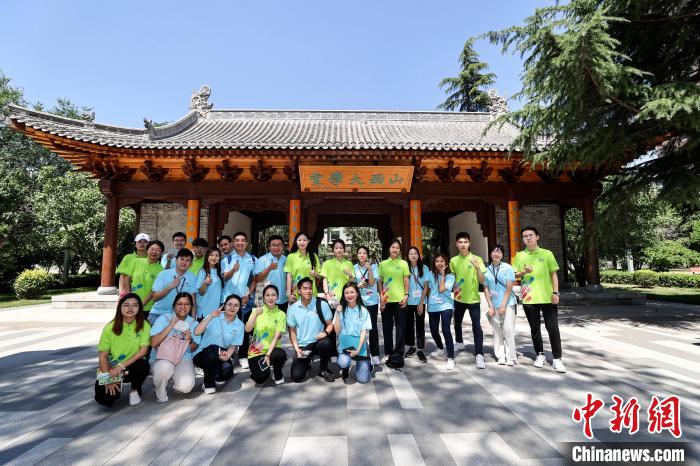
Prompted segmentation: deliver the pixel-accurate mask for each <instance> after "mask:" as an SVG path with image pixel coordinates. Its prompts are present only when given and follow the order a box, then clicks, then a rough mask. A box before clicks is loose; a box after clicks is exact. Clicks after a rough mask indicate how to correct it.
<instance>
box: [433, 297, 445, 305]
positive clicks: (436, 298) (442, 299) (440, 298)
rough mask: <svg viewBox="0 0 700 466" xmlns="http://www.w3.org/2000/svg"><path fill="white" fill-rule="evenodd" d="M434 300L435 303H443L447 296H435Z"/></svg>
mask: <svg viewBox="0 0 700 466" xmlns="http://www.w3.org/2000/svg"><path fill="white" fill-rule="evenodd" d="M433 302H434V303H435V304H443V303H444V302H445V298H443V297H442V296H435V298H434V299H433Z"/></svg>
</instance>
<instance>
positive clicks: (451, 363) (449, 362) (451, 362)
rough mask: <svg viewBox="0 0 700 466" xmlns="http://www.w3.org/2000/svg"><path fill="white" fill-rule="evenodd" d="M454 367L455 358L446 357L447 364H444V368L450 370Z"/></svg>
mask: <svg viewBox="0 0 700 466" xmlns="http://www.w3.org/2000/svg"><path fill="white" fill-rule="evenodd" d="M454 368H455V360H454V359H453V358H448V359H447V364H445V370H446V371H451V370H452V369H454Z"/></svg>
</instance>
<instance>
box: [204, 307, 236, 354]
mask: <svg viewBox="0 0 700 466" xmlns="http://www.w3.org/2000/svg"><path fill="white" fill-rule="evenodd" d="M244 334H245V325H243V321H242V320H241V319H239V318H238V317H236V318H235V319H233V320H232V321H231V322H229V321H227V320H226V316H225V315H224V313H223V312H222V313H221V315H220V316H219V317H213V318H212V319H211V320H210V321H209V324H207V328H206V330H204V333H203V334H202V335H201V341H200V342H199V347H198V348H197V350H196V351H195V352H194V355H195V356H196V355H197V353H199V352H201V351H202V350H203V349H205V348H206V347H208V346H211V345H218V346H220V347H222V348H228V347H229V346H231V345H236V346H240V345H242V344H243V335H244Z"/></svg>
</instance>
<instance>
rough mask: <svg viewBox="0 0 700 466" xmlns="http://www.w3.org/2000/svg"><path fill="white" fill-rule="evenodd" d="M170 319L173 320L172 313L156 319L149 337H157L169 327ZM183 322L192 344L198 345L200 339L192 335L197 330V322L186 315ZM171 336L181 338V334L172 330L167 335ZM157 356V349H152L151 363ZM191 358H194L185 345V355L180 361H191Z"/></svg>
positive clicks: (188, 347)
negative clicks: (188, 331)
mask: <svg viewBox="0 0 700 466" xmlns="http://www.w3.org/2000/svg"><path fill="white" fill-rule="evenodd" d="M172 319H173V314H172V312H170V313H168V314H163V315H162V316H160V317H158V319H156V321H155V323H154V324H153V326H152V327H151V336H153V335H158V334H159V333H160V332H162V331H163V330H165V329H166V328H167V327H168V325H170V321H171V320H172ZM184 322H185V324H187V327H188V328H189V329H190V335H191V337H192V342H194V343H197V344H199V342H200V341H201V337H198V336H197V335H195V334H194V329H195V328H197V321H196V320H194V319H193V318H192V317H191V316H190V315H189V314H188V315H187V317H185V320H184ZM173 335H174V336H181V335H182V332H181V331H179V330H176V329H175V328H173V329H172V330H170V333H168V337H171V336H173ZM166 338H167V337H166ZM157 355H158V348H153V351H151V362H153V361H155V360H156V359H157ZM192 356H194V354H193V353H192V352H191V351H190V346H189V345H187V351H185V355H184V356H183V357H182V359H183V360H185V359H192Z"/></svg>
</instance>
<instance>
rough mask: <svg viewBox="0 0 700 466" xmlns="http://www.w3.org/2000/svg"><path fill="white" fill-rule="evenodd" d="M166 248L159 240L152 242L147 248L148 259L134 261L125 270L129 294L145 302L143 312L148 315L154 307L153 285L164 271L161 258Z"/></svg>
mask: <svg viewBox="0 0 700 466" xmlns="http://www.w3.org/2000/svg"><path fill="white" fill-rule="evenodd" d="M164 250H165V246H164V245H163V243H162V242H160V241H158V240H154V241H150V242H149V243H148V246H147V248H146V254H147V256H146V258H145V260H144V259H141V260H136V261H133V262H131V263H130V264H129V267H127V268H125V269H124V272H123V273H124V275H123V277H124V278H125V281H126V284H125V291H126V292H127V293H136V294H137V295H138V296H139V298H141V301H142V302H143V310H144V311H145V312H146V314H147V315H148V313H149V312H150V311H151V308H152V307H153V292H152V290H153V283H154V282H155V281H156V277H158V274H159V273H161V272H162V271H163V266H162V265H161V263H160V261H161V256H162V255H163V251H164Z"/></svg>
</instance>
